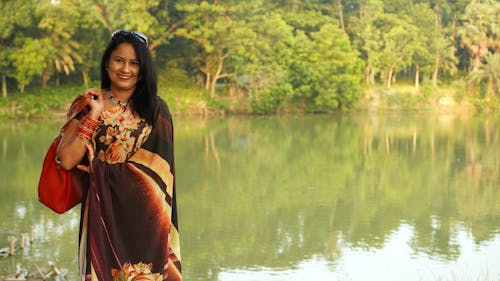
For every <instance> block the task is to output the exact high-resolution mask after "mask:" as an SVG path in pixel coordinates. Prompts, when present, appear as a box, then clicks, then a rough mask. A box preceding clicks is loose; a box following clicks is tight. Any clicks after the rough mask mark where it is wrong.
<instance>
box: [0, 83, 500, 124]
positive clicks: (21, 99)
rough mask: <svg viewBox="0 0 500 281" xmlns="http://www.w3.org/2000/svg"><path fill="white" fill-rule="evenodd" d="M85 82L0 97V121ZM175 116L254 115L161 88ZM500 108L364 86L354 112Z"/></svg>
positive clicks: (58, 113)
mask: <svg viewBox="0 0 500 281" xmlns="http://www.w3.org/2000/svg"><path fill="white" fill-rule="evenodd" d="M85 88H86V87H85V86H74V85H73V86H61V87H57V88H56V87H47V88H43V89H42V88H34V89H28V90H27V91H26V92H25V93H13V94H12V95H11V96H9V97H8V98H0V119H4V120H5V119H21V120H22V119H24V120H32V119H52V118H64V116H65V112H66V110H67V108H68V107H69V105H70V104H71V102H72V100H73V99H74V98H75V96H76V95H78V93H80V92H82V91H83V90H84V89H85ZM159 95H160V96H161V97H162V98H163V99H164V100H165V101H166V102H167V104H168V105H169V107H170V109H171V111H172V112H173V114H174V115H187V116H204V117H207V116H225V115H228V114H229V115H235V114H236V115H248V114H254V113H253V112H252V109H251V106H250V104H251V100H250V98H249V97H248V96H245V95H233V96H218V97H215V98H211V97H210V96H209V95H208V93H207V92H206V91H204V90H203V89H199V88H181V87H170V88H163V89H160V90H159ZM499 109H500V99H498V98H497V97H493V98H489V99H483V98H480V97H477V96H474V95H471V94H466V93H465V91H464V90H461V89H460V88H457V87H451V86H450V87H438V88H429V87H425V88H423V89H421V90H418V91H417V90H416V89H415V87H413V86H411V85H406V86H405V85H401V86H395V87H392V88H386V87H382V86H373V87H366V88H364V89H363V91H362V96H361V98H360V99H359V100H358V101H357V102H356V104H355V107H354V108H353V109H352V110H360V111H398V110H403V111H432V112H456V113H460V114H463V113H475V112H492V111H498V110H499ZM303 112H304V111H303V110H301V109H297V108H295V109H285V110H282V111H280V112H279V113H280V114H283V113H286V114H290V113H292V114H293V113H301V114H302V113H303Z"/></svg>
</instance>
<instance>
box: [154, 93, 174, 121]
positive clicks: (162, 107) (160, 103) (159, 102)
mask: <svg viewBox="0 0 500 281" xmlns="http://www.w3.org/2000/svg"><path fill="white" fill-rule="evenodd" d="M154 107H155V112H156V114H157V115H158V114H159V115H167V116H170V115H171V114H170V109H169V108H168V105H167V103H166V102H165V101H164V100H163V99H162V98H161V97H160V96H156V98H155V101H154Z"/></svg>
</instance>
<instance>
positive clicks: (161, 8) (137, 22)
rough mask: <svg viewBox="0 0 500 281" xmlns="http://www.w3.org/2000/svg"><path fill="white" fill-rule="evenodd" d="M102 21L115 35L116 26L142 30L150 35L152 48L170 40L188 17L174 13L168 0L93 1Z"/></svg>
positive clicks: (117, 27) (110, 32)
mask: <svg viewBox="0 0 500 281" xmlns="http://www.w3.org/2000/svg"><path fill="white" fill-rule="evenodd" d="M92 1H93V6H94V8H95V9H96V11H97V13H98V14H99V15H100V20H101V22H102V23H103V25H104V26H105V28H106V29H107V30H108V33H109V35H110V36H111V34H112V32H113V31H115V30H116V29H132V30H139V31H141V32H142V33H144V34H147V35H148V39H149V41H150V42H149V49H150V50H154V49H156V48H157V47H159V46H161V45H163V44H165V43H167V42H168V40H169V39H171V38H172V36H173V32H174V31H175V29H176V28H177V27H179V26H180V25H181V24H182V23H183V22H184V20H183V19H176V18H173V17H171V16H170V12H171V9H172V7H171V6H170V5H171V4H170V2H172V1H168V0H150V1H128V0H114V1H108V0H92Z"/></svg>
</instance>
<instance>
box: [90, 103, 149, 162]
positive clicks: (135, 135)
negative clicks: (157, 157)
mask: <svg viewBox="0 0 500 281" xmlns="http://www.w3.org/2000/svg"><path fill="white" fill-rule="evenodd" d="M101 119H102V124H101V125H100V126H99V128H98V129H97V131H96V133H95V135H94V147H95V153H96V157H97V158H98V159H99V160H101V161H104V162H107V163H109V164H114V163H123V162H125V161H126V160H127V159H129V158H130V156H132V154H133V153H134V152H136V151H137V149H139V147H141V145H142V144H143V143H144V142H145V141H146V139H147V138H148V136H149V134H150V133H151V126H150V125H148V124H147V123H146V121H145V120H144V119H141V118H138V117H136V116H135V115H134V114H133V113H132V111H130V110H129V109H128V108H126V107H122V106H116V107H113V108H111V109H109V110H107V111H104V112H103V113H102V115H101Z"/></svg>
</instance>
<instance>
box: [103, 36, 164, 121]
mask: <svg viewBox="0 0 500 281" xmlns="http://www.w3.org/2000/svg"><path fill="white" fill-rule="evenodd" d="M122 43H130V44H132V45H133V46H134V50H135V54H136V56H137V60H138V61H139V76H138V77H139V79H138V81H137V85H136V88H135V92H134V94H133V95H132V97H131V98H130V101H131V106H132V111H134V112H136V113H138V114H139V116H140V117H141V118H144V119H145V120H146V122H148V123H149V124H153V118H154V112H153V103H154V101H155V98H156V94H157V90H158V88H157V80H156V70H155V68H154V65H153V60H152V58H151V53H150V52H149V49H148V41H147V38H146V37H145V36H144V35H143V34H142V33H139V32H136V31H126V30H118V31H115V32H114V33H113V35H112V38H111V41H110V42H109V44H108V47H106V50H105V51H104V54H103V56H102V61H101V89H109V88H110V87H111V80H110V79H109V76H108V72H107V68H108V64H109V59H110V57H111V53H112V52H113V51H114V50H115V49H116V48H117V47H118V45H120V44H122Z"/></svg>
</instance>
